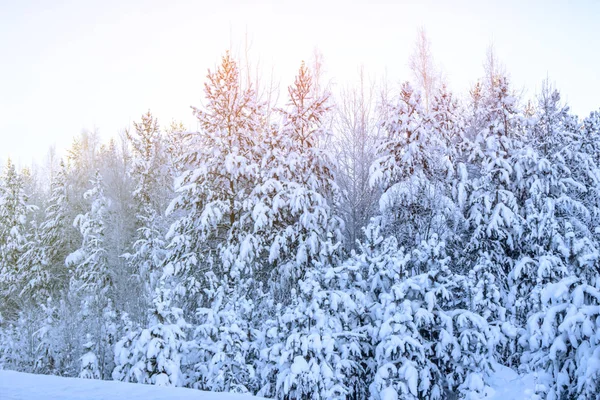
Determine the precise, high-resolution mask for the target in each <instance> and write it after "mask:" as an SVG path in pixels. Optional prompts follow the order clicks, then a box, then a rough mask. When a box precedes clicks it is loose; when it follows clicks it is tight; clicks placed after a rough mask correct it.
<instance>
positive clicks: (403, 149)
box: [371, 82, 456, 246]
mask: <svg viewBox="0 0 600 400" xmlns="http://www.w3.org/2000/svg"><path fill="white" fill-rule="evenodd" d="M444 102H446V103H448V102H450V100H448V99H447V98H442V97H437V98H436V101H435V102H434V103H435V104H434V107H435V114H434V118H433V119H432V116H431V115H430V114H429V113H427V112H426V110H425V107H424V105H423V103H422V99H421V95H420V93H419V92H418V91H415V90H414V89H413V88H412V87H411V85H410V84H409V83H408V82H407V83H404V84H403V85H402V88H401V92H400V96H399V99H398V101H397V102H396V103H395V104H387V105H385V107H387V109H386V112H385V114H386V115H387V119H386V120H384V121H383V122H382V125H383V128H384V130H385V137H384V138H383V140H382V143H381V145H380V147H379V150H378V153H379V157H378V158H377V159H376V160H375V162H374V163H373V165H372V166H371V184H373V185H375V184H377V185H379V187H380V188H381V190H382V192H383V195H382V197H381V199H380V201H379V208H380V223H381V224H382V227H383V228H384V232H385V233H386V234H392V235H394V236H396V238H397V239H398V240H399V242H400V244H402V245H407V246H412V245H414V244H415V243H419V242H420V241H421V240H427V239H428V238H429V237H430V236H431V235H433V234H436V235H438V236H439V235H443V234H444V233H445V232H447V231H448V229H447V224H448V219H449V217H450V215H452V213H451V212H448V213H445V211H446V210H453V209H454V205H453V202H452V199H451V198H450V197H449V193H448V192H447V190H446V189H445V187H444V185H443V183H444V180H445V179H446V178H447V177H448V176H449V174H451V173H452V163H451V162H450V157H449V154H448V150H447V143H446V142H447V141H449V140H450V139H449V138H450V136H451V135H452V133H453V132H452V130H454V129H456V128H455V127H454V126H453V122H450V118H451V116H450V115H448V114H449V113H450V112H452V111H451V110H446V109H445V108H447V107H452V104H451V102H450V103H449V104H444ZM443 114H445V115H443ZM446 130H448V132H446ZM440 161H441V162H440Z"/></svg>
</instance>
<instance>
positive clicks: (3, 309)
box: [0, 159, 32, 321]
mask: <svg viewBox="0 0 600 400" xmlns="http://www.w3.org/2000/svg"><path fill="white" fill-rule="evenodd" d="M31 210H32V207H31V206H29V205H28V201H27V195H26V194H25V192H24V187H23V180H22V178H21V175H20V174H19V173H18V172H17V170H16V168H15V165H14V164H13V163H12V161H11V160H10V159H9V160H8V162H7V164H6V166H5V167H4V171H3V174H2V176H0V304H1V306H0V313H1V314H2V316H3V318H4V319H6V320H8V321H15V320H16V319H17V316H18V312H19V310H20V304H19V303H20V297H19V296H18V294H19V292H20V287H19V286H20V285H21V284H22V283H23V282H22V280H21V279H20V273H21V272H22V271H20V267H19V259H20V258H21V256H22V255H23V253H24V252H25V245H26V242H27V234H28V232H27V218H28V213H29V212H30V211H31Z"/></svg>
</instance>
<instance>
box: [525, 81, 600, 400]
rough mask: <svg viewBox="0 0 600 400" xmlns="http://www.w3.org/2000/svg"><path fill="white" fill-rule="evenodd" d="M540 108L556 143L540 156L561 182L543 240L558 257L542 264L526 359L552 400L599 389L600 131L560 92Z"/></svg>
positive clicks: (543, 124)
mask: <svg viewBox="0 0 600 400" xmlns="http://www.w3.org/2000/svg"><path fill="white" fill-rule="evenodd" d="M544 94H545V95H546V96H544ZM548 95H549V96H548ZM544 100H546V101H544ZM544 106H546V107H544ZM540 108H541V110H540V113H541V116H540V118H539V122H538V126H539V125H541V128H542V129H544V130H546V133H547V134H548V135H549V137H550V138H551V140H552V139H553V141H554V143H556V146H555V149H553V151H550V152H549V154H548V155H546V150H545V149H540V157H542V156H545V157H546V158H547V159H548V161H547V162H546V163H547V164H549V165H546V170H547V171H548V173H546V174H545V177H546V179H547V180H549V181H550V182H551V183H554V184H553V185H552V184H547V185H546V187H548V188H549V189H554V190H553V191H552V192H550V193H548V194H546V195H545V197H546V198H547V199H546V204H548V208H549V209H550V211H551V212H552V213H551V214H550V215H544V214H543V213H540V214H542V217H543V218H540V219H541V220H542V221H546V223H545V224H544V225H542V226H543V227H544V228H546V231H545V233H544V237H543V238H544V239H545V240H541V245H542V246H544V245H545V246H544V247H545V248H550V252H551V257H546V259H547V260H548V261H546V262H545V263H544V264H543V263H542V262H540V263H539V267H538V270H539V271H538V273H537V275H538V282H536V283H537V286H536V287H535V290H534V291H533V294H534V295H535V296H536V297H535V300H536V302H535V305H536V307H535V308H534V309H532V310H531V311H530V313H529V318H528V321H527V334H526V335H525V336H524V337H523V338H522V342H523V343H524V347H525V348H526V351H525V353H524V356H523V357H522V360H521V361H522V363H523V366H524V367H527V368H530V369H532V370H534V371H537V373H538V376H539V381H538V385H537V387H536V389H537V391H538V393H539V394H540V395H542V396H544V397H545V398H548V399H560V398H593V397H594V396H596V395H597V393H598V391H599V390H600V367H599V364H598V362H596V360H598V358H599V357H600V329H598V324H597V322H598V320H599V318H600V313H599V311H598V310H599V309H600V279H598V273H599V271H600V269H599V267H598V265H599V254H600V252H599V249H598V242H597V233H598V232H597V228H596V226H595V225H596V222H595V221H596V220H597V219H596V218H597V211H596V210H597V207H598V203H597V198H598V197H597V193H598V182H599V181H598V177H599V176H600V174H599V172H600V169H599V168H598V158H597V155H598V152H597V148H598V147H597V143H594V142H593V141H594V140H595V139H597V138H598V132H597V131H596V132H595V131H594V128H593V126H594V124H593V123H590V121H587V122H586V123H584V124H583V126H581V125H579V123H578V122H577V121H576V120H575V118H574V117H572V116H570V115H568V114H567V110H566V108H563V107H561V106H560V103H559V96H558V93H557V92H543V93H542V97H541V104H540ZM549 147H550V146H549ZM550 148H551V147H550ZM550 178H553V179H552V180H551V179H550ZM534 194H535V193H534ZM542 194H545V193H544V192H542ZM532 197H533V196H532ZM547 213H548V212H546V214H547ZM540 236H541V235H540ZM539 241H540V240H539V239H538V242H539ZM540 247H541V246H540ZM544 247H542V248H544Z"/></svg>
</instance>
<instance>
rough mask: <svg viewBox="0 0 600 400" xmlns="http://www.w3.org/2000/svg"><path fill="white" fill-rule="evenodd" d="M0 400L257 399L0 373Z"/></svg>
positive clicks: (239, 395)
mask: <svg viewBox="0 0 600 400" xmlns="http://www.w3.org/2000/svg"><path fill="white" fill-rule="evenodd" d="M0 399H1V400H59V399H60V400H105V399H125V400H173V399H177V400H192V399H194V400H200V399H201V400H250V399H252V400H256V399H258V397H254V396H248V395H241V394H230V393H211V392H202V391H200V390H192V389H184V388H172V387H160V386H151V385H140V384H134V383H123V382H116V381H100V380H92V379H79V378H63V377H58V376H48V375H34V374H26V373H22V372H14V371H2V370H0Z"/></svg>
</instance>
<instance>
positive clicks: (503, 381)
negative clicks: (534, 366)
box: [488, 364, 538, 400]
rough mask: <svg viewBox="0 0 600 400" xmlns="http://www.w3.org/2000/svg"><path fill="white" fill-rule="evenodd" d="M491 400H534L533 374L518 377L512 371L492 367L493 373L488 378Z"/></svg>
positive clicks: (498, 366) (500, 367)
mask: <svg viewBox="0 0 600 400" xmlns="http://www.w3.org/2000/svg"><path fill="white" fill-rule="evenodd" d="M488 384H489V385H490V387H491V390H489V395H490V397H488V398H489V399H491V400H529V399H531V400H534V399H537V398H538V397H536V396H535V395H534V393H535V378H534V376H533V374H527V375H522V376H520V375H519V374H517V373H516V372H515V371H513V370H512V369H510V368H508V367H505V366H503V365H500V364H495V365H494V373H493V374H492V375H491V376H490V377H489V378H488Z"/></svg>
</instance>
